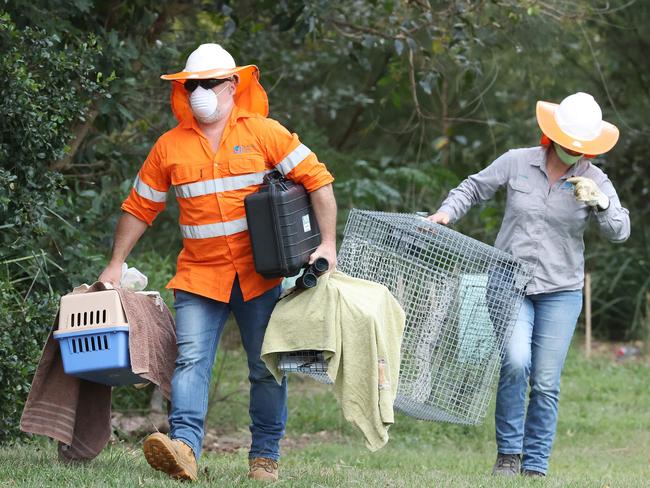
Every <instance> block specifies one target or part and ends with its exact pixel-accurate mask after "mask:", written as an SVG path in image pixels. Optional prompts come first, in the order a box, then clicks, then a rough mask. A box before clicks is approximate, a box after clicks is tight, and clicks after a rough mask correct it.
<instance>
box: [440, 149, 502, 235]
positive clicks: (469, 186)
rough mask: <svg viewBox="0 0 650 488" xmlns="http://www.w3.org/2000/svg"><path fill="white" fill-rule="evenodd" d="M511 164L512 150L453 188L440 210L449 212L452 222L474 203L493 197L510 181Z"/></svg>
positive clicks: (463, 214)
mask: <svg viewBox="0 0 650 488" xmlns="http://www.w3.org/2000/svg"><path fill="white" fill-rule="evenodd" d="M511 165H512V158H511V154H510V152H507V153H505V154H503V155H501V156H499V157H498V158H497V159H495V160H494V161H493V162H492V164H490V165H489V166H488V167H486V168H484V169H483V170H481V171H480V172H478V173H476V174H473V175H471V176H469V177H468V178H467V179H465V180H464V181H463V182H462V183H461V184H460V185H458V186H457V187H456V188H454V189H453V190H451V191H450V192H449V195H448V196H447V198H446V199H445V201H444V202H442V205H441V206H440V208H439V209H438V212H445V213H447V214H448V215H449V219H450V221H451V222H456V221H457V220H459V219H461V218H462V217H464V216H465V214H467V212H469V210H470V209H471V208H472V207H473V206H474V205H476V204H479V203H483V202H485V201H487V200H489V199H490V198H492V197H493V196H494V194H495V193H496V191H497V190H498V189H499V188H500V187H502V186H503V185H505V184H506V183H507V182H508V178H509V175H510V171H511Z"/></svg>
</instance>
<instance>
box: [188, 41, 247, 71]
mask: <svg viewBox="0 0 650 488" xmlns="http://www.w3.org/2000/svg"><path fill="white" fill-rule="evenodd" d="M236 66H237V65H236V64H235V60H234V59H233V57H232V56H231V55H230V53H229V52H228V51H226V50H225V49H224V48H222V47H221V46H220V45H219V44H201V45H200V46H199V47H198V48H196V49H195V50H194V51H192V54H190V55H189V57H188V58H187V63H185V69H183V71H188V72H191V73H197V72H201V71H209V70H220V71H221V70H223V71H230V70H233V69H235V68H236Z"/></svg>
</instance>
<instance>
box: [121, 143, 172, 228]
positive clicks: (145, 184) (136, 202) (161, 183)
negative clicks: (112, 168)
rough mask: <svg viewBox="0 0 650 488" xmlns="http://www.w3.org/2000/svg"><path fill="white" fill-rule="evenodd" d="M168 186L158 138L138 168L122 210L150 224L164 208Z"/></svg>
mask: <svg viewBox="0 0 650 488" xmlns="http://www.w3.org/2000/svg"><path fill="white" fill-rule="evenodd" d="M169 186H170V181H169V175H167V174H166V172H165V171H164V170H163V168H162V158H161V148H160V140H159V141H158V142H156V144H155V145H154V147H153V148H152V149H151V152H149V156H147V159H146V160H145V162H144V164H143V165H142V167H141V168H140V171H139V172H138V175H137V176H136V178H135V181H134V182H133V188H132V189H131V193H129V196H128V197H127V198H126V200H124V202H123V203H122V210H124V211H125V212H128V213H130V214H131V215H133V216H135V217H137V218H138V219H140V220H142V221H143V222H146V223H147V225H151V224H152V223H153V221H154V219H155V218H156V216H157V215H158V214H159V213H160V212H162V211H163V210H164V208H165V202H166V200H167V190H169Z"/></svg>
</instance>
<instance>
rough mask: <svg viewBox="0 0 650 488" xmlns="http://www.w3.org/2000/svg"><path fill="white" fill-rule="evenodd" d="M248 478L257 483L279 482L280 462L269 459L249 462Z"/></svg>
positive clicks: (260, 458) (255, 459) (250, 460)
mask: <svg viewBox="0 0 650 488" xmlns="http://www.w3.org/2000/svg"><path fill="white" fill-rule="evenodd" d="M248 466H249V471H248V477H249V478H251V479H254V480H257V481H269V482H273V481H278V462H277V461H274V460H273V459H269V458H262V457H258V458H253V459H249V460H248Z"/></svg>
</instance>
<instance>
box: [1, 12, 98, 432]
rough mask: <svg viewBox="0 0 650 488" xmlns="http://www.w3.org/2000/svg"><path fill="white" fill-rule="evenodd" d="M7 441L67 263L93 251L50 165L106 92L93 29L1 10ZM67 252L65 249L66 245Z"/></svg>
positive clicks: (65, 283)
mask: <svg viewBox="0 0 650 488" xmlns="http://www.w3.org/2000/svg"><path fill="white" fill-rule="evenodd" d="M0 45H2V46H3V56H2V58H0V84H1V85H2V87H3V96H2V97H0V113H2V114H3V123H2V125H0V227H1V228H2V232H1V233H0V249H1V250H2V251H1V252H2V254H1V255H0V264H2V267H0V299H1V301H0V324H1V328H0V351H2V353H3V359H2V361H1V362H0V384H1V385H2V388H1V389H0V442H3V441H6V440H8V439H11V438H12V437H13V436H15V435H16V434H17V432H18V421H19V418H20V413H21V411H22V407H23V404H24V401H25V398H26V394H27V391H28V390H29V384H30V381H31V377H32V374H33V373H34V370H35V367H36V364H37V361H38V358H39V355H40V352H41V349H42V347H43V343H44V339H45V337H46V335H47V330H48V329H49V327H50V325H51V323H52V320H53V318H54V314H55V310H56V304H57V295H56V293H55V291H60V290H67V289H69V287H70V284H71V283H70V275H69V274H68V273H67V272H66V268H67V267H68V266H69V265H70V263H71V262H74V261H75V260H79V258H80V257H81V256H82V255H87V254H90V253H89V252H88V248H89V245H90V242H91V236H87V235H84V233H83V232H81V229H79V228H78V227H77V226H76V225H75V224H76V220H77V216H76V215H75V210H74V206H72V205H70V200H69V195H68V191H69V189H68V188H67V187H66V185H65V182H64V179H63V177H62V176H61V174H59V173H57V172H54V171H50V170H49V165H50V164H52V163H53V162H54V161H57V160H60V159H61V158H63V157H64V156H65V154H66V151H67V150H68V144H69V142H70V139H71V135H72V129H73V127H74V126H75V124H76V123H78V122H80V121H83V118H84V115H85V114H86V113H87V111H88V107H89V105H90V103H91V102H92V100H93V98H94V97H96V96H99V95H101V94H102V93H103V88H102V85H101V84H100V83H98V82H97V76H96V75H95V74H94V73H93V70H94V60H95V59H96V57H97V56H98V55H99V54H100V53H101V49H100V47H99V46H98V44H97V43H96V41H95V40H94V38H92V37H87V36H84V37H74V36H69V37H64V36H62V35H57V34H48V33H47V32H45V31H43V30H39V29H35V28H29V27H28V28H22V29H19V28H18V27H16V25H15V24H14V22H13V21H12V18H11V17H10V16H9V15H8V14H7V13H0ZM61 250H65V251H66V252H65V254H64V253H62V252H61Z"/></svg>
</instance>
